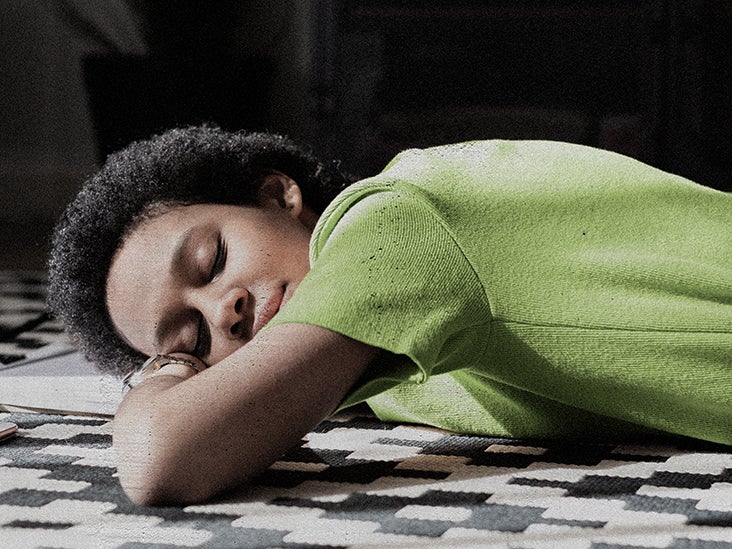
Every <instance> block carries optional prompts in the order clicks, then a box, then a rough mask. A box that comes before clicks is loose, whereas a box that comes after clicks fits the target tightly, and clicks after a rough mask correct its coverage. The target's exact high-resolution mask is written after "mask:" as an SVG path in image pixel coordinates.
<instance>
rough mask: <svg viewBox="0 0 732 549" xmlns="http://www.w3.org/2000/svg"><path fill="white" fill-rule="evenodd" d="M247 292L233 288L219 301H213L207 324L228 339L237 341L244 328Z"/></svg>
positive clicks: (247, 299)
mask: <svg viewBox="0 0 732 549" xmlns="http://www.w3.org/2000/svg"><path fill="white" fill-rule="evenodd" d="M248 302H249V292H247V290H245V289H243V288H233V289H231V290H229V291H228V292H226V293H225V294H224V295H223V296H221V297H220V298H219V299H217V300H216V299H215V300H214V301H213V304H212V306H211V309H210V317H209V322H210V323H211V324H212V326H215V327H216V328H218V329H219V331H220V332H221V333H222V334H223V336H224V337H225V338H228V339H239V338H240V337H241V336H242V333H243V332H244V328H245V319H246V314H247V309H248V308H247V304H248Z"/></svg>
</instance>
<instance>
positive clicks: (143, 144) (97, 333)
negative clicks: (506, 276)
mask: <svg viewBox="0 0 732 549" xmlns="http://www.w3.org/2000/svg"><path fill="white" fill-rule="evenodd" d="M273 170H276V171H279V172H282V173H284V174H286V175H288V176H289V177H290V178H292V179H293V180H294V181H296V182H297V183H298V185H299V186H300V189H301V191H302V195H303V202H304V203H305V204H306V205H307V206H308V207H310V208H311V209H312V210H313V211H314V212H316V213H318V214H320V213H322V212H323V210H324V209H325V207H326V206H327V205H328V203H330V202H331V201H332V200H333V198H335V196H336V194H338V193H339V192H340V191H341V190H342V189H344V188H345V187H346V186H347V185H348V184H349V183H351V182H352V179H351V178H350V177H349V176H347V175H346V174H344V173H343V172H341V170H340V168H339V166H338V164H337V163H329V164H327V163H323V162H321V161H320V160H318V159H317V158H316V157H315V156H314V155H313V154H312V153H311V152H310V151H309V150H308V149H305V148H303V147H300V146H298V145H296V144H295V143H293V142H292V141H290V140H289V139H287V138H285V137H282V136H279V135H273V134H267V133H246V132H228V131H224V130H222V129H220V128H218V127H215V126H195V127H189V128H179V129H173V130H169V131H167V132H165V133H162V134H160V135H156V136H153V137H152V138H150V139H148V140H145V141H138V142H135V143H132V144H130V145H129V146H127V147H126V148H124V149H123V150H121V151H119V152H116V153H114V154H112V155H110V156H109V157H108V158H107V160H106V162H105V163H104V165H103V167H102V168H101V169H100V171H99V172H98V173H97V174H96V175H94V176H92V177H91V178H90V179H89V180H88V181H87V182H86V183H85V185H84V186H83V188H82V189H81V191H80V192H79V194H78V195H77V197H76V198H75V200H74V201H73V202H72V203H71V204H69V206H68V207H67V208H66V210H65V211H64V213H63V214H62V216H61V218H60V220H59V222H58V224H57V226H56V228H55V231H54V235H53V241H52V247H51V255H50V258H49V289H48V307H49V310H50V311H51V313H52V314H53V315H54V316H56V317H57V318H58V319H60V320H62V321H63V322H64V323H65V325H66V329H67V331H68V333H69V334H70V336H71V338H72V340H73V341H74V342H75V343H76V345H77V346H78V347H79V348H80V350H81V351H82V352H83V353H84V355H85V356H86V357H87V358H88V359H89V360H91V361H92V362H94V363H95V364H96V365H97V366H98V367H99V369H100V370H102V371H105V372H109V373H114V374H116V375H120V376H122V375H125V374H126V373H128V372H130V371H132V370H133V369H135V368H137V367H139V365H140V363H141V360H143V359H144V358H145V357H144V356H143V355H142V354H141V353H139V352H138V351H136V350H134V349H132V348H131V347H130V346H129V345H127V343H125V342H124V341H123V340H122V338H120V336H119V335H118V334H117V331H116V330H115V328H114V326H113V324H112V322H111V320H110V317H109V313H108V311H107V306H106V300H105V296H106V282H107V272H108V270H109V267H110V264H111V261H112V259H113V256H114V255H115V253H116V252H117V250H118V249H119V247H120V246H121V244H122V242H123V241H124V238H125V236H126V235H127V234H128V232H129V231H130V230H131V229H132V228H133V227H134V226H136V224H137V223H139V220H140V219H141V218H144V217H145V215H146V211H149V209H150V208H151V207H152V206H155V205H156V204H166V203H184V204H201V203H210V204H236V205H245V206H246V205H250V206H252V205H256V204H257V201H256V194H257V190H258V188H259V185H260V183H261V180H262V178H263V177H264V176H265V175H266V174H267V173H270V172H271V171H273Z"/></svg>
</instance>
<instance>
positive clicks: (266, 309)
mask: <svg viewBox="0 0 732 549" xmlns="http://www.w3.org/2000/svg"><path fill="white" fill-rule="evenodd" d="M278 290H279V291H277V292H275V293H273V294H272V295H271V296H270V298H269V299H268V300H267V301H266V302H265V303H264V305H263V306H262V307H260V308H259V309H258V310H257V312H256V315H255V318H254V324H253V325H252V336H254V335H255V334H256V333H257V332H259V330H261V329H262V328H264V327H265V326H266V325H267V323H268V322H269V321H270V320H272V317H274V315H276V314H277V311H279V310H280V307H281V306H282V303H283V298H284V293H285V291H284V288H278Z"/></svg>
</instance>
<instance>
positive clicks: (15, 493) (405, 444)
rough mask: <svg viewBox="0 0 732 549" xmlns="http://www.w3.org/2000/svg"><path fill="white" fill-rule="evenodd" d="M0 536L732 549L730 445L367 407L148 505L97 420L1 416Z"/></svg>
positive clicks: (41, 541)
mask: <svg viewBox="0 0 732 549" xmlns="http://www.w3.org/2000/svg"><path fill="white" fill-rule="evenodd" d="M2 420H5V421H13V422H15V423H17V424H18V425H20V427H21V430H20V434H19V436H18V437H16V438H15V439H13V440H10V441H6V442H3V443H0V546H2V547H3V548H12V547H18V548H28V547H54V548H66V547H68V548H74V549H76V548H85V547H88V548H95V549H99V548H107V547H109V548H111V547H124V548H127V549H129V548H136V547H140V548H141V547H207V548H217V549H218V548H226V547H232V548H233V547H236V548H253V547H257V548H264V547H289V548H294V547H311V548H323V547H430V548H433V547H466V548H467V547H471V548H478V547H480V548H484V547H514V548H526V549H529V548H557V549H564V548H568V549H627V548H631V547H643V548H673V549H686V548H705V549H706V548H708V549H712V548H714V549H723V548H726V549H731V548H732V454H730V453H729V452H728V449H724V448H719V447H715V446H712V445H699V444H697V443H693V446H689V445H690V444H692V443H687V442H681V443H677V444H674V445H668V444H661V445H657V446H629V445H624V446H618V445H587V444H583V445H566V444H560V445H538V444H529V443H519V442H516V441H508V440H502V439H491V438H486V437H470V436H456V435H448V434H444V433H441V432H436V431H433V430H427V429H421V428H415V427H407V426H399V425H392V424H384V423H381V422H379V421H376V420H374V419H372V418H370V417H368V416H339V417H337V418H335V419H334V420H330V421H326V422H324V423H323V424H322V425H321V426H320V427H319V428H318V429H316V430H315V431H314V432H312V433H310V434H309V435H308V436H307V437H306V438H305V440H303V442H302V444H301V445H300V446H299V447H297V448H295V449H293V450H291V451H290V452H289V453H288V454H286V456H285V457H284V458H283V459H281V460H280V461H278V462H277V463H276V464H275V465H274V466H273V467H272V468H271V469H270V470H269V471H268V472H267V473H266V474H265V475H264V476H263V477H262V478H261V479H260V480H259V481H258V482H257V483H256V484H255V485H254V486H251V487H249V488H247V489H245V490H242V491H240V492H238V493H236V494H234V495H231V496H229V497H227V499H222V500H219V501H214V502H211V503H207V504H202V505H192V506H188V507H183V508H177V507H159V508H143V507H138V506H135V505H133V504H131V503H130V502H129V500H127V499H126V497H125V496H124V494H123V492H122V490H121V488H120V487H119V484H118V482H117V479H116V478H115V468H114V459H113V454H112V450H111V447H110V446H111V426H110V423H108V422H107V421H104V420H98V419H90V418H81V417H62V416H43V415H36V414H0V421H2Z"/></svg>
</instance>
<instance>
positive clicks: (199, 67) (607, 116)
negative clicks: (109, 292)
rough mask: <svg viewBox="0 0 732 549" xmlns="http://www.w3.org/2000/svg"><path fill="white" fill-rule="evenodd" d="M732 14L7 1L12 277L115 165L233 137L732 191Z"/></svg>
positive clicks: (725, 9) (293, 2) (5, 173)
mask: <svg viewBox="0 0 732 549" xmlns="http://www.w3.org/2000/svg"><path fill="white" fill-rule="evenodd" d="M731 36H732V4H731V3H730V2H729V1H728V0H625V1H621V0H583V1H580V0H495V1H477V0H449V1H448V0H414V1H409V0H402V1H398V0H391V1H386V0H379V1H377V0H366V1H360V2H356V1H348V0H340V1H339V0H269V1H256V2H255V1H232V0H219V1H191V0H176V1H173V0H170V1H160V0H46V1H42V2H41V1H35V0H2V2H1V3H0V116H1V118H0V223H2V234H1V235H0V253H1V254H2V255H0V269H3V268H43V266H44V262H45V255H46V249H47V245H46V242H47V235H48V233H49V231H50V228H51V226H52V224H53V222H54V220H55V219H56V217H57V216H58V214H59V213H60V211H61V210H62V208H63V207H64V205H65V203H66V202H67V201H68V200H70V199H71V197H72V196H73V195H74V194H75V192H76V191H77V190H78V188H79V186H80V185H81V183H82V181H83V180H84V178H85V177H86V176H87V175H88V174H89V173H91V172H93V170H94V169H95V167H96V166H97V165H98V164H99V162H101V160H102V159H103V158H104V156H105V155H106V154H107V153H108V152H110V151H112V150H115V149H117V148H119V147H121V146H124V145H125V144H126V143H128V142H129V141H130V140H132V139H136V138H140V137H146V136H148V135H149V134H151V133H153V132H156V131H160V130H162V129H164V128H167V127H170V126H174V125H183V124H191V123H199V122H205V121H210V122H216V123H218V124H220V125H222V126H224V127H226V128H230V129H264V130H270V131H276V132H280V133H286V134H288V135H290V136H291V137H293V138H295V139H297V140H300V141H304V142H306V143H310V144H312V145H313V147H314V148H315V150H316V151H317V152H318V153H319V154H321V155H322V156H325V157H331V158H339V159H341V160H342V161H343V165H344V166H345V168H346V169H348V170H349V171H351V172H353V173H355V174H358V175H363V176H365V175H370V174H372V173H375V172H378V171H379V170H380V168H382V167H383V166H384V164H385V163H386V162H388V161H389V159H390V158H391V157H392V156H393V155H394V154H395V153H396V152H398V151H399V150H402V149H404V148H406V147H412V146H429V145H435V144H442V143H447V142H453V141H463V140H468V139H487V138H511V139H523V138H529V139H555V140H564V141H572V142H577V143H584V144H587V145H593V146H598V147H603V148H607V149H611V150H615V151H618V152H622V153H625V154H628V155H630V156H634V157H636V158H639V159H641V160H643V161H645V162H648V163H650V164H653V165H655V166H658V167H660V168H663V169H665V170H668V171H671V172H674V173H678V174H681V175H684V176H687V177H690V178H692V179H694V180H696V181H698V182H700V183H703V184H706V185H709V186H713V187H716V188H719V189H723V190H727V191H732V45H731V44H732V42H731V40H732V38H731Z"/></svg>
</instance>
